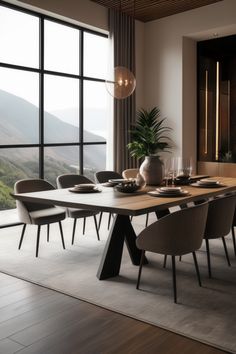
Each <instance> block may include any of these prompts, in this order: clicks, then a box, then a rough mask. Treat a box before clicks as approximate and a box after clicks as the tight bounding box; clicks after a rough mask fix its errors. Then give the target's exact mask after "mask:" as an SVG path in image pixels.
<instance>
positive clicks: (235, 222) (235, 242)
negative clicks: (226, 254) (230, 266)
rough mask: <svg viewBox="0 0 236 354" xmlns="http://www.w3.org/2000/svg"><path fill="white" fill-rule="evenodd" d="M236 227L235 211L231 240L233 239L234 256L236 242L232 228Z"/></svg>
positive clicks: (235, 213)
mask: <svg viewBox="0 0 236 354" xmlns="http://www.w3.org/2000/svg"><path fill="white" fill-rule="evenodd" d="M235 226H236V209H235V211H234V218H233V224H232V229H231V231H232V238H233V245H234V254H235V256H236V240H235V232H234V227H235Z"/></svg>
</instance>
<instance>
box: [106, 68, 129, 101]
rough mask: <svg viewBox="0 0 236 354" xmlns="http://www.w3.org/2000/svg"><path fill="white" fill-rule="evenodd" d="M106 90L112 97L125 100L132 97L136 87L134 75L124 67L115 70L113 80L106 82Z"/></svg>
mask: <svg viewBox="0 0 236 354" xmlns="http://www.w3.org/2000/svg"><path fill="white" fill-rule="evenodd" d="M105 84H106V89H107V91H108V92H109V94H110V95H111V96H112V97H115V98H117V99H124V98H127V97H129V96H130V95H132V93H133V92H134V90H135V87H136V79H135V77H134V74H133V73H132V72H131V71H130V70H129V69H127V68H125V67H124V66H117V67H115V68H114V73H113V79H112V80H106V81H105Z"/></svg>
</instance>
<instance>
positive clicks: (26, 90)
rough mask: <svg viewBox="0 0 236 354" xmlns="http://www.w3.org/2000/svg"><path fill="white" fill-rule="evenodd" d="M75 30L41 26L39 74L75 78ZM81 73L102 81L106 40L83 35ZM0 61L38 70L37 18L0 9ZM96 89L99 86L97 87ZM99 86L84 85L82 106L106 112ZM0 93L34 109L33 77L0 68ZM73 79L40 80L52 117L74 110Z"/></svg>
mask: <svg viewBox="0 0 236 354" xmlns="http://www.w3.org/2000/svg"><path fill="white" fill-rule="evenodd" d="M79 36H80V31H79V30H77V29H74V28H71V27H67V26H63V25H61V24H58V23H55V22H52V21H47V20H46V21H45V47H44V50H45V69H48V70H54V71H64V72H67V73H70V74H78V73H79V55H78V54H79ZM84 43H85V47H84V54H85V55H84V63H85V70H84V74H85V75H87V76H91V77H93V76H94V77H97V78H101V79H105V78H106V76H107V67H108V40H107V39H106V38H103V37H97V36H95V35H92V34H90V33H85V38H84ZM0 61H1V62H5V63H10V64H16V65H24V66H29V67H33V68H38V67H39V19H38V18H37V17H36V16H32V15H28V14H25V13H21V12H19V11H15V10H12V9H8V8H6V7H4V6H0ZM99 86H100V87H99ZM104 86H105V85H104V84H103V83H99V84H97V83H96V85H95V84H94V85H93V84H91V83H88V84H86V90H87V92H88V89H89V95H86V96H85V107H88V106H90V107H92V108H98V109H106V107H107V101H108V98H107V94H106V91H105V88H104ZM0 89H2V90H5V91H8V92H10V93H12V94H15V95H17V96H20V97H22V98H24V99H26V100H27V101H29V102H31V103H33V104H34V105H36V106H37V105H38V95H39V84H38V74H37V73H30V72H26V71H24V72H22V71H19V70H11V69H6V68H0ZM78 90H79V88H78V82H77V80H74V79H70V78H66V79H65V78H60V77H52V76H50V75H47V77H45V92H47V97H45V109H46V110H47V111H49V112H53V111H56V110H60V109H66V108H70V109H71V108H77V97H78V96H77V95H78V94H79V91H78Z"/></svg>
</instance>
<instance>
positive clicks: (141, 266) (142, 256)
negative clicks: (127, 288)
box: [136, 250, 145, 289]
mask: <svg viewBox="0 0 236 354" xmlns="http://www.w3.org/2000/svg"><path fill="white" fill-rule="evenodd" d="M144 256H145V251H144V250H142V253H141V258H140V264H139V271H138V279H137V284H136V289H139V284H140V278H141V273H142V268H143V261H144Z"/></svg>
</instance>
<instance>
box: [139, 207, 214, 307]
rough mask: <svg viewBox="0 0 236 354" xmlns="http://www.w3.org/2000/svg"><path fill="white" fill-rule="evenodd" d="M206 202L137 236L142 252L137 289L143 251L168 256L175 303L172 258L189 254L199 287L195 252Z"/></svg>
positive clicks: (168, 218) (150, 226)
mask: <svg viewBox="0 0 236 354" xmlns="http://www.w3.org/2000/svg"><path fill="white" fill-rule="evenodd" d="M207 210H208V203H207V202H203V203H202V204H198V205H194V206H191V207H189V208H186V209H181V210H178V211H175V212H173V213H171V214H169V215H167V216H164V217H162V218H161V219H159V220H157V221H156V222H154V223H153V224H151V225H149V226H148V227H147V228H145V229H144V230H143V231H142V232H141V233H140V234H139V235H138V237H137V240H136V244H137V247H138V248H139V249H141V250H142V253H141V261H140V267H139V273H138V279H137V286H136V288H137V289H139V285H140V278H141V272H142V266H143V261H144V256H145V252H146V251H150V252H154V253H159V254H163V255H170V256H171V259H172V280H173V290H174V302H175V303H176V302H177V286H176V267H175V257H176V256H180V255H184V254H188V253H192V255H193V260H194V264H195V268H196V273H197V277H198V283H199V285H200V286H201V279H200V273H199V268H198V263H197V257H196V253H195V251H196V250H198V249H199V248H200V247H201V244H202V239H203V235H204V230H205V225H206V219H207Z"/></svg>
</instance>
